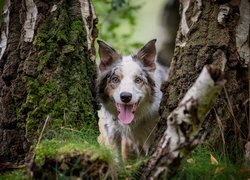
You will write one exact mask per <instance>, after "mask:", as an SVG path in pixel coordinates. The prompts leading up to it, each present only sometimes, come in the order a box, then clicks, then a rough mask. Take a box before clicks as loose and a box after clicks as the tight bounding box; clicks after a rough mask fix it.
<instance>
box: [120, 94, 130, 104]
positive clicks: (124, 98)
mask: <svg viewBox="0 0 250 180" xmlns="http://www.w3.org/2000/svg"><path fill="white" fill-rule="evenodd" d="M120 98H121V100H122V102H124V103H128V102H129V101H131V99H132V94H131V93H129V92H122V93H121V94H120Z"/></svg>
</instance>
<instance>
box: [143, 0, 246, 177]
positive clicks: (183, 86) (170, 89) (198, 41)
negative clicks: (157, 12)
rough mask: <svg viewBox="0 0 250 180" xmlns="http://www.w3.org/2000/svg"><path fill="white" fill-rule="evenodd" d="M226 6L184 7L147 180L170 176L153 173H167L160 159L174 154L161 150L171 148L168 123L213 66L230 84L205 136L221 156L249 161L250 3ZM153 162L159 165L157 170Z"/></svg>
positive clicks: (210, 115) (207, 3)
mask: <svg viewBox="0 0 250 180" xmlns="http://www.w3.org/2000/svg"><path fill="white" fill-rule="evenodd" d="M221 2H222V1H201V0H198V1H195V0H187V1H186V0H182V1H181V2H180V7H181V9H180V14H181V22H180V26H179V30H178V33H177V39H176V47H175V52H174V57H173V59H172V62H171V66H170V73H169V79H168V81H167V82H166V83H165V84H164V85H163V87H162V90H163V93H164V96H163V99H162V102H161V106H160V114H161V120H160V123H159V125H158V133H157V134H158V135H159V136H158V138H157V140H156V142H157V143H156V144H155V151H154V155H153V156H152V157H151V158H150V159H149V161H148V163H147V168H146V170H147V171H146V172H148V173H145V175H146V177H147V178H152V177H155V176H153V175H154V174H157V173H160V174H158V175H157V176H156V177H158V178H159V177H161V176H163V175H166V173H167V171H166V169H165V170H163V171H161V172H160V171H158V172H157V173H156V172H153V171H154V170H156V169H157V168H159V167H164V162H163V161H162V160H160V159H158V160H157V159H154V158H155V157H162V156H160V155H159V154H161V153H166V152H168V148H169V147H168V146H164V145H163V144H161V143H163V142H166V141H164V138H166V136H164V135H163V134H164V132H165V130H166V129H167V123H169V122H168V119H167V118H168V117H169V115H170V113H171V112H172V111H173V110H174V109H175V108H176V107H177V105H178V103H179V102H180V100H181V99H182V98H183V96H184V95H185V94H186V92H187V90H188V89H189V88H190V87H191V85H192V84H193V82H194V80H195V79H196V78H197V76H198V75H199V73H200V71H201V69H202V68H203V66H204V65H206V64H213V65H215V66H216V67H217V68H219V69H221V70H222V71H224V75H225V79H226V81H227V82H226V84H225V86H224V88H223V91H222V93H221V95H220V96H219V98H218V99H217V100H216V103H215V106H214V108H212V109H211V110H210V112H209V113H208V115H207V116H206V118H205V120H204V124H203V127H204V130H205V131H208V132H209V140H210V142H211V144H212V145H213V146H214V147H215V148H217V149H218V150H220V151H221V152H223V151H224V152H225V151H226V152H227V153H230V154H229V155H230V157H231V158H232V159H234V160H236V158H238V159H240V158H239V157H240V156H241V157H242V155H243V150H244V143H245V142H246V139H247V132H248V129H247V127H248V126H247V119H248V118H247V111H246V109H247V103H245V102H246V100H247V99H248V80H247V77H248V75H247V66H248V63H249V40H248V39H247V38H248V37H249V17H250V16H249V12H250V11H249V1H247V0H242V1H241V2H240V1H230V2H228V3H221ZM223 2H224V1H223ZM243 7H244V8H243ZM248 103H249V101H248ZM220 124H222V125H220ZM222 142H223V144H222ZM187 146H188V144H186V145H185V147H187ZM161 147H164V148H163V149H162V148H161ZM182 148H183V147H182ZM161 155H163V154H161ZM180 159H181V158H176V159H175V160H173V162H172V163H169V162H168V159H165V166H166V167H167V166H168V165H169V164H171V169H172V170H173V171H176V169H177V168H178V166H179V164H180ZM151 162H155V163H154V165H153V167H152V163H151ZM167 168H170V167H167ZM174 169H175V170H174ZM144 170H145V169H144ZM158 170H159V169H158ZM171 173H173V172H171Z"/></svg>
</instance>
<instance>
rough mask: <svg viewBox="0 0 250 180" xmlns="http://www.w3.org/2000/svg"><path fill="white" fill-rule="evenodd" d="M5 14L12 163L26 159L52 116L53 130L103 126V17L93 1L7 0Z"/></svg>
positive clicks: (3, 89) (3, 94)
mask: <svg viewBox="0 0 250 180" xmlns="http://www.w3.org/2000/svg"><path fill="white" fill-rule="evenodd" d="M2 15H3V21H2V24H1V28H0V33H1V39H0V162H1V163H5V164H7V162H23V160H24V157H25V155H26V154H27V152H28V151H29V148H30V145H32V144H33V143H34V142H35V141H36V140H37V137H38V135H39V133H40V131H41V129H42V127H43V124H44V121H45V119H46V117H48V116H49V118H50V122H49V123H48V126H47V127H48V128H58V127H60V126H62V125H64V126H70V127H74V128H76V129H77V128H78V129H80V128H81V127H82V126H85V125H89V124H92V125H93V127H96V128H97V113H96V103H95V93H94V92H93V91H92V90H93V89H94V88H93V87H94V79H95V75H96V70H95V61H94V60H95V50H94V40H95V38H96V37H97V29H96V26H95V25H96V23H97V19H96V16H95V12H94V11H93V7H92V5H91V3H90V2H89V1H87V0H79V1H78V0H72V1H66V0H65V1H64V0H63V1H41V0H22V1H19V0H5V2H4V7H3V12H2ZM51 133H52V134H50V136H52V137H53V131H52V132H51ZM1 165H3V164H1ZM0 167H4V166H0Z"/></svg>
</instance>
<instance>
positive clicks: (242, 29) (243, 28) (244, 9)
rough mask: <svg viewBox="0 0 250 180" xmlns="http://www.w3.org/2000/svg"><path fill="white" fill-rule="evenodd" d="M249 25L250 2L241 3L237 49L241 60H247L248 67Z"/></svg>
mask: <svg viewBox="0 0 250 180" xmlns="http://www.w3.org/2000/svg"><path fill="white" fill-rule="evenodd" d="M249 24H250V3H249V1H248V0H241V2H240V20H239V24H238V26H237V27H236V47H237V51H238V53H239V55H240V58H241V59H244V60H245V63H244V66H245V67H247V66H248V63H249V59H250V52H249V51H250V50H249Z"/></svg>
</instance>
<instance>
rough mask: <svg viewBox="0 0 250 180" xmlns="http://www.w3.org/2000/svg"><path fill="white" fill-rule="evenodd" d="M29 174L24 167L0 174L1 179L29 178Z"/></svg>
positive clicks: (23, 179)
mask: <svg viewBox="0 0 250 180" xmlns="http://www.w3.org/2000/svg"><path fill="white" fill-rule="evenodd" d="M27 179H29V178H28V174H27V171H26V170H24V169H18V170H13V171H10V172H6V173H4V174H2V175H1V174H0V180H27Z"/></svg>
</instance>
